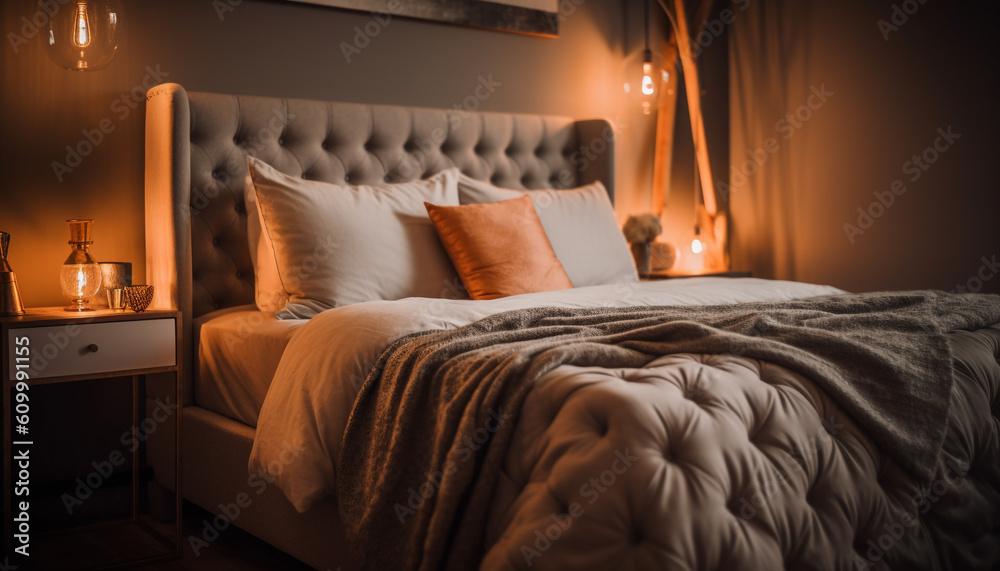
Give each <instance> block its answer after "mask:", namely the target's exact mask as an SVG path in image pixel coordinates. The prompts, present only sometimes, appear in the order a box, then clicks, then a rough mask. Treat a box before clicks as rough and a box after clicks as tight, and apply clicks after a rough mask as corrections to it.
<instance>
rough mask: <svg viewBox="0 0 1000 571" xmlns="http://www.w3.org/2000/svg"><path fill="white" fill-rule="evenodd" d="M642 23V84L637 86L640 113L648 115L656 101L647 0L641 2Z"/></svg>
mask: <svg viewBox="0 0 1000 571" xmlns="http://www.w3.org/2000/svg"><path fill="white" fill-rule="evenodd" d="M642 21H643V27H644V36H645V44H644V46H645V49H644V50H643V51H642V82H641V83H640V84H639V93H640V95H639V96H640V98H641V99H642V112H643V113H644V114H646V115H649V114H650V113H652V111H653V103H654V102H655V101H656V83H654V82H653V52H652V51H650V49H649V0H645V2H643V14H642Z"/></svg>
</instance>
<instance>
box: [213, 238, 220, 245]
mask: <svg viewBox="0 0 1000 571" xmlns="http://www.w3.org/2000/svg"><path fill="white" fill-rule="evenodd" d="M221 243H222V240H219V239H218V238H212V245H213V246H218V245H219V244H221Z"/></svg>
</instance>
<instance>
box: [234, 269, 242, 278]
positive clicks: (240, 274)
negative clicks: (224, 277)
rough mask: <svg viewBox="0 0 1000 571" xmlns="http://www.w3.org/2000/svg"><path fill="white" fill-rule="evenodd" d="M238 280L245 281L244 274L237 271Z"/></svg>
mask: <svg viewBox="0 0 1000 571" xmlns="http://www.w3.org/2000/svg"><path fill="white" fill-rule="evenodd" d="M236 279H238V280H241V279H243V272H241V271H239V270H236Z"/></svg>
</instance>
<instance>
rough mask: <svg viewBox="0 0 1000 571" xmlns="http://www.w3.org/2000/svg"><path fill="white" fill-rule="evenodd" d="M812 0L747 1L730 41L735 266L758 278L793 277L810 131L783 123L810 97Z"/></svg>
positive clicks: (729, 190)
mask: <svg viewBox="0 0 1000 571" xmlns="http://www.w3.org/2000/svg"><path fill="white" fill-rule="evenodd" d="M810 4H811V2H809V1H804V0H768V1H767V2H751V3H749V5H748V6H747V7H746V10H745V11H743V12H738V15H737V17H736V21H735V22H734V23H733V25H732V27H731V30H730V33H731V36H730V43H729V50H730V52H729V79H730V82H729V85H730V87H729V90H730V93H729V100H730V103H729V105H730V176H729V183H728V185H725V184H717V185H716V186H717V188H718V189H720V190H721V191H722V192H723V193H727V194H728V196H729V198H730V209H729V210H730V219H731V222H730V224H731V226H730V256H731V259H732V266H733V267H734V268H738V269H744V268H746V269H751V270H753V271H754V275H755V276H757V277H766V278H777V279H795V277H796V268H795V258H794V255H793V254H794V249H793V244H794V242H795V239H796V236H795V228H796V225H795V224H794V218H793V216H794V215H795V213H796V202H797V197H799V196H801V193H802V192H804V191H806V190H807V189H805V188H804V181H805V177H804V174H805V173H804V171H803V166H802V165H804V164H805V162H804V160H803V150H804V148H805V144H804V142H805V141H804V138H805V137H806V132H805V131H807V130H801V131H792V132H791V135H790V134H789V129H790V127H789V124H788V123H787V122H785V123H783V122H782V121H783V120H785V119H786V115H787V114H788V113H790V112H794V110H795V108H796V107H798V106H799V105H801V104H802V103H803V102H804V101H806V100H807V99H808V97H809V95H810V84H809V83H808V81H807V68H806V65H807V61H808V60H807V57H808V49H809V37H808V33H807V30H808V29H809V26H808V23H809V21H810V7H809V5H810Z"/></svg>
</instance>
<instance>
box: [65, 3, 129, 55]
mask: <svg viewBox="0 0 1000 571" xmlns="http://www.w3.org/2000/svg"><path fill="white" fill-rule="evenodd" d="M122 33H123V22H122V17H121V5H120V4H119V0H76V1H75V2H67V3H66V4H65V5H59V6H58V8H57V11H56V14H55V15H54V16H52V18H50V19H49V34H48V36H49V38H48V39H49V41H48V46H47V50H46V51H47V52H48V54H49V57H50V58H51V59H52V61H54V62H55V63H56V64H57V65H59V66H60V67H62V68H65V69H69V70H73V71H97V70H99V69H103V68H105V67H107V65H108V64H109V63H111V60H112V59H114V57H115V53H117V51H118V45H119V42H120V40H121V36H122Z"/></svg>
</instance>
